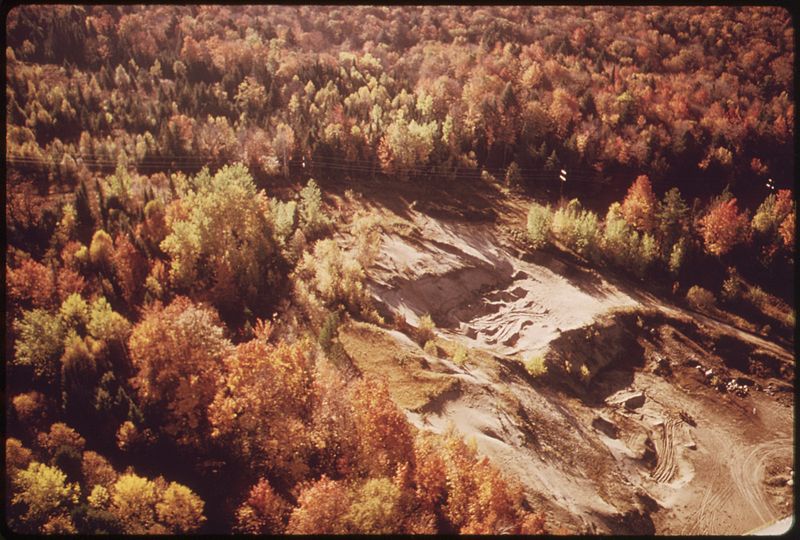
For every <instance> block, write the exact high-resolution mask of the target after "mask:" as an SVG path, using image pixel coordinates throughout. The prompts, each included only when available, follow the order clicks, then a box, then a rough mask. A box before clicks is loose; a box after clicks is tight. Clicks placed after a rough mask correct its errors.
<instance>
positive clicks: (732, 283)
mask: <svg viewBox="0 0 800 540" xmlns="http://www.w3.org/2000/svg"><path fill="white" fill-rule="evenodd" d="M743 286H744V284H743V283H742V278H741V277H740V276H739V273H738V272H737V271H736V268H734V267H733V266H729V267H728V277H727V278H725V281H723V282H722V290H721V291H720V296H722V299H723V300H725V301H726V302H735V301H736V300H739V299H740V298H741V297H742V290H743Z"/></svg>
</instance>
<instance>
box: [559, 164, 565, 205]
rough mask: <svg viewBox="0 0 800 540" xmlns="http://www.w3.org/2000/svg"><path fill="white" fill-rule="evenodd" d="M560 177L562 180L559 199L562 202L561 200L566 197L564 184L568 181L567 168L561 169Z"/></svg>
mask: <svg viewBox="0 0 800 540" xmlns="http://www.w3.org/2000/svg"><path fill="white" fill-rule="evenodd" d="M558 179H559V180H561V185H560V189H559V192H558V201H559V202H561V200H562V199H563V198H564V184H565V183H566V182H567V171H566V170H565V169H561V174H560V175H559V177H558Z"/></svg>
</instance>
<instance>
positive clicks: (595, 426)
mask: <svg viewBox="0 0 800 540" xmlns="http://www.w3.org/2000/svg"><path fill="white" fill-rule="evenodd" d="M409 215H410V216H411V217H410V221H409V224H408V225H409V226H407V227H405V229H404V231H403V232H397V231H395V232H390V233H388V234H386V235H385V237H384V240H383V245H382V249H381V254H380V256H379V258H378V261H377V263H376V265H375V267H374V268H372V269H371V271H370V277H371V280H372V282H371V287H372V291H373V294H374V296H375V299H376V301H377V303H378V304H379V305H380V307H381V309H382V311H383V313H384V315H386V316H387V318H388V319H390V320H391V319H392V318H394V319H396V318H404V319H405V320H406V321H408V322H409V323H410V324H412V325H417V324H418V320H419V317H420V316H421V315H423V314H425V313H430V314H431V315H432V316H433V319H434V321H435V322H436V323H437V326H438V329H437V331H436V333H437V336H438V339H437V343H439V345H440V348H439V353H438V354H435V355H434V354H426V353H425V352H424V351H422V349H421V348H420V347H419V345H418V344H417V343H415V342H414V341H412V340H410V339H408V337H407V336H405V335H403V334H401V333H399V332H397V331H387V330H385V329H380V328H378V327H369V330H368V331H367V330H365V327H361V328H359V327H358V326H357V325H356V326H353V325H351V326H348V327H346V328H343V329H342V334H341V336H342V342H343V344H344V346H345V349H346V350H347V352H348V354H349V355H350V356H351V357H352V358H353V359H354V361H355V363H356V364H357V365H358V367H359V369H360V370H361V371H362V372H365V373H372V374H376V375H379V376H388V377H389V378H390V379H392V380H393V383H392V391H393V396H394V397H395V399H396V401H397V402H398V403H400V404H401V406H404V408H405V409H406V411H407V415H408V417H409V419H410V420H411V421H412V422H413V423H414V424H415V425H416V426H417V427H418V428H420V429H427V430H431V431H436V432H441V431H444V430H445V429H447V428H448V427H449V426H451V425H452V426H454V427H455V428H456V429H457V430H458V431H459V432H461V433H462V434H464V435H465V436H467V437H473V438H474V439H475V441H476V444H477V446H478V449H479V450H480V451H481V452H483V453H484V454H486V455H487V456H489V457H490V458H491V459H492V460H493V461H494V462H495V463H497V464H498V465H499V466H500V467H501V468H502V469H503V470H504V471H506V473H507V474H508V475H509V476H510V477H513V478H516V479H517V480H518V481H520V482H521V483H522V484H523V486H524V487H525V489H526V493H527V495H528V499H529V501H530V503H531V504H532V505H533V506H535V507H538V508H542V509H544V510H545V511H546V513H547V514H548V516H549V517H550V518H551V520H552V521H553V522H555V523H560V524H564V525H565V526H567V527H568V528H570V529H571V530H574V531H575V532H604V533H620V534H624V533H653V532H655V533H663V534H704V533H706V534H708V533H710V534H738V533H742V532H746V531H749V530H752V529H755V528H756V527H759V526H761V525H763V524H766V523H769V522H770V521H773V520H775V519H778V518H780V517H783V516H784V515H786V514H789V513H791V512H792V511H793V508H792V507H791V504H792V501H791V497H790V492H791V487H790V485H787V483H788V484H791V483H793V479H792V476H791V474H792V473H791V471H792V470H793V468H794V463H793V461H792V454H793V444H794V439H793V432H792V426H793V418H792V409H791V406H792V403H793V401H792V400H793V393H792V392H789V391H787V390H790V389H792V386H791V383H792V382H793V378H794V358H793V354H792V352H791V351H786V350H785V349H783V348H781V347H780V346H778V345H776V344H774V343H770V342H768V341H765V340H763V339H761V338H759V337H757V336H754V335H752V334H748V333H747V332H742V331H739V330H736V329H734V328H731V327H728V326H727V325H725V324H722V323H720V322H718V321H714V320H712V319H707V318H703V317H696V316H695V315H694V314H692V316H689V315H687V314H686V313H684V312H682V311H681V310H680V309H678V308H675V307H674V306H669V305H666V304H664V303H663V302H661V301H660V300H658V299H656V298H653V297H652V296H650V295H648V294H644V293H641V292H639V291H636V290H635V289H634V288H632V287H630V286H625V285H624V284H623V285H620V284H617V283H612V282H611V281H608V280H606V279H604V278H603V277H602V276H600V275H598V274H597V273H596V272H593V271H590V270H587V269H585V268H581V267H578V266H576V265H574V264H571V263H570V262H568V261H565V260H563V259H560V258H559V257H557V256H550V255H541V254H539V255H536V256H535V257H533V258H532V259H531V258H529V260H522V259H521V258H519V257H518V255H519V254H518V253H515V252H514V250H513V248H511V247H510V246H509V245H508V244H505V243H504V242H503V241H502V240H501V239H500V238H499V235H498V233H497V229H496V227H495V226H494V225H492V224H486V223H484V224H475V223H463V222H443V221H439V220H436V219H433V218H431V217H429V216H425V215H423V214H420V213H416V212H411V213H410V214H409ZM692 317H695V319H693V318H692ZM453 343H460V344H461V345H462V346H466V347H467V348H468V349H469V351H470V353H469V358H468V360H467V361H466V363H464V364H463V365H456V364H455V363H453V362H452V360H450V359H449V358H450V357H451V355H449V354H444V352H445V351H447V350H448V347H450V345H447V346H445V344H453ZM377 350H380V351H381V354H380V355H378V356H376V354H375V351H377ZM534 356H538V357H541V358H543V360H544V364H545V365H546V366H547V373H546V374H544V375H541V376H539V377H537V378H534V377H532V376H531V375H530V374H529V373H528V372H527V371H526V370H525V368H524V367H523V361H524V360H526V359H529V358H531V357H534ZM378 357H380V360H379V361H378V360H376V358H378ZM415 388H418V389H420V390H419V391H415V390H414V389H415Z"/></svg>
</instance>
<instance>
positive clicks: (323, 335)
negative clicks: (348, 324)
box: [317, 311, 339, 352]
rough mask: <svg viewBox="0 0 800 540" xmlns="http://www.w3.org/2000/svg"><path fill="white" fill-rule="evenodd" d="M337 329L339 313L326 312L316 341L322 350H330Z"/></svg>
mask: <svg viewBox="0 0 800 540" xmlns="http://www.w3.org/2000/svg"><path fill="white" fill-rule="evenodd" d="M338 329H339V314H338V313H337V312H335V311H333V312H331V313H329V314H328V316H327V317H325V322H324V323H323V324H322V328H321V329H320V331H319V338H318V339H317V342H318V343H319V346H320V347H322V350H323V351H325V352H329V351H330V350H331V345H333V338H335V337H336V332H337V331H338Z"/></svg>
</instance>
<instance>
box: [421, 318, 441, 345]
mask: <svg viewBox="0 0 800 540" xmlns="http://www.w3.org/2000/svg"><path fill="white" fill-rule="evenodd" d="M434 328H436V325H435V324H434V323H433V319H431V316H430V314H427V313H426V314H425V315H423V316H422V317H420V318H419V326H418V327H417V332H416V333H417V341H418V342H419V343H420V344H425V343H427V342H428V341H430V340H432V339H433V338H435V337H436V334H435V333H434V331H433V330H434Z"/></svg>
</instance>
